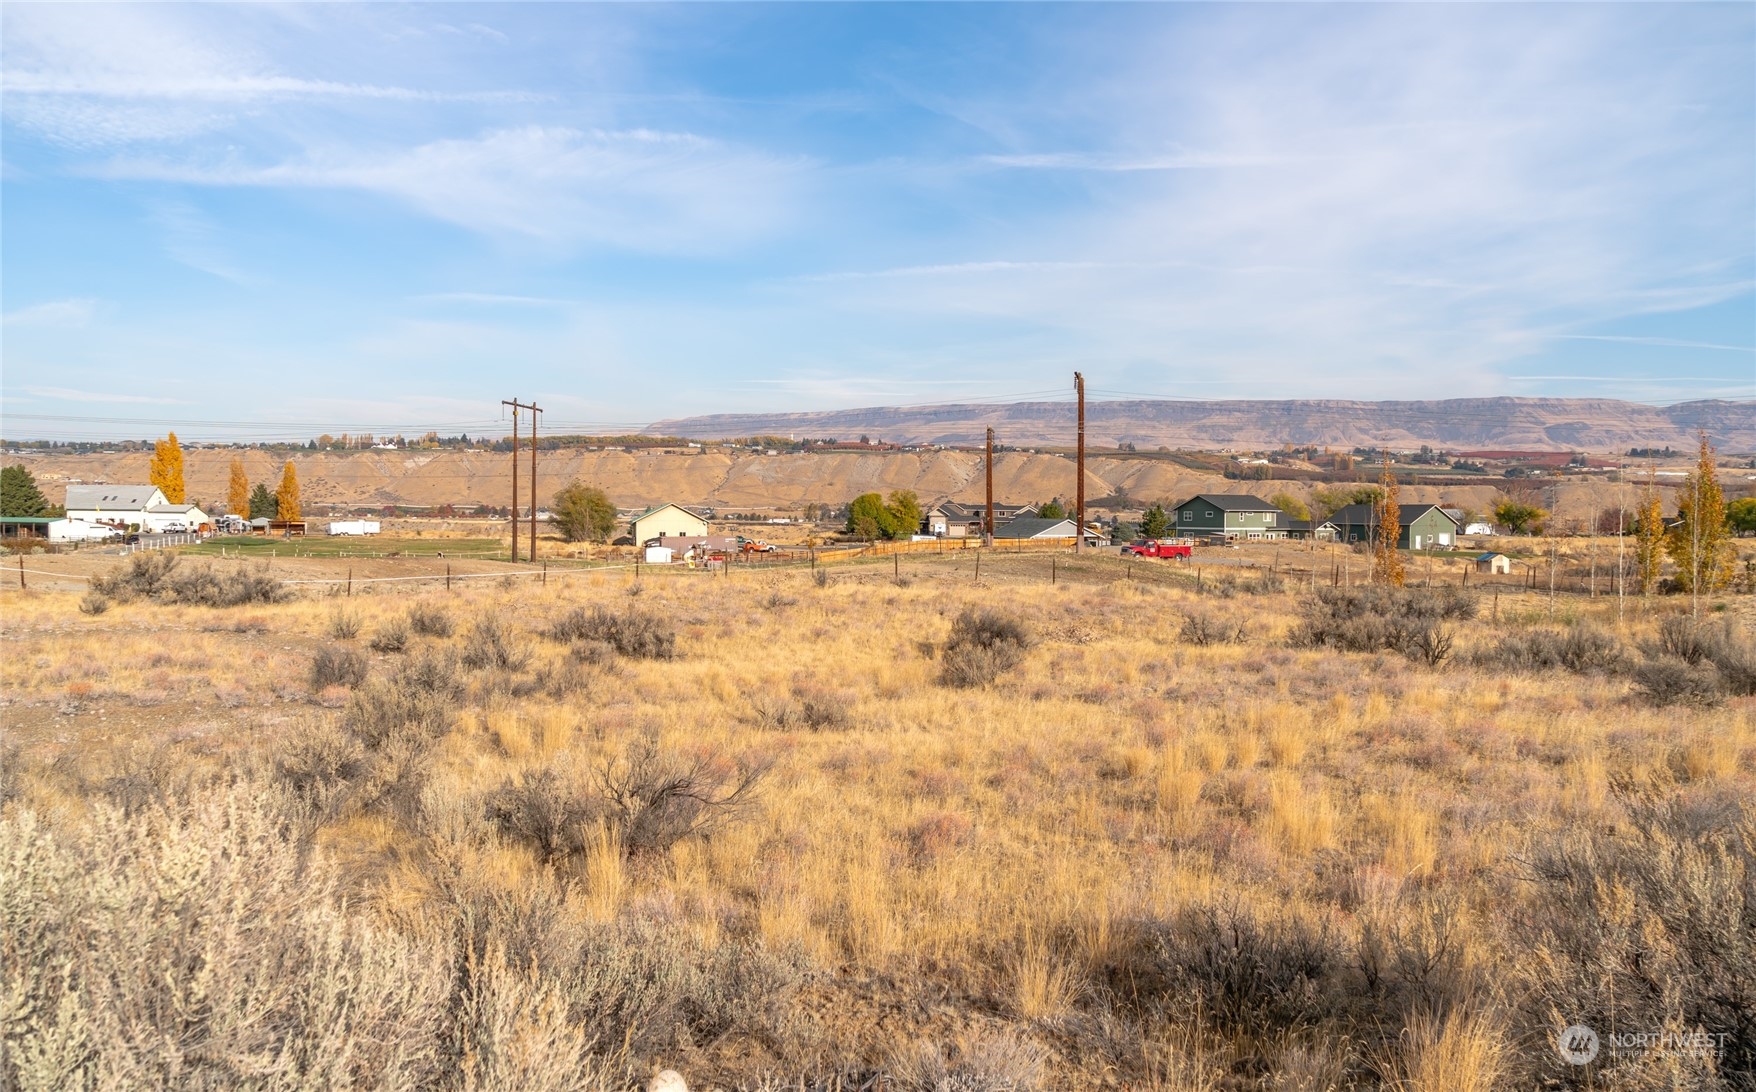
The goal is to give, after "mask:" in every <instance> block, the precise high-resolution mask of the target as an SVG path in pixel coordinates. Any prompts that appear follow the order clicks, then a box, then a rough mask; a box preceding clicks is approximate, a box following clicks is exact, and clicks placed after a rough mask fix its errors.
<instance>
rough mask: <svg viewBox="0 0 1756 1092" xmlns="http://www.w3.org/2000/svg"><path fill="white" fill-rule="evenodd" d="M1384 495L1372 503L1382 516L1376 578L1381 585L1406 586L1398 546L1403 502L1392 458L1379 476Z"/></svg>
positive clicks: (1374, 558) (1374, 555) (1374, 570)
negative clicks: (1403, 583) (1392, 467)
mask: <svg viewBox="0 0 1756 1092" xmlns="http://www.w3.org/2000/svg"><path fill="white" fill-rule="evenodd" d="M1378 482H1379V486H1380V488H1381V489H1382V490H1383V498H1382V499H1381V500H1379V501H1378V502H1377V503H1376V504H1374V505H1373V506H1372V508H1373V514H1374V515H1375V516H1376V517H1377V519H1378V540H1377V542H1376V544H1375V545H1374V547H1373V551H1372V579H1374V580H1376V581H1378V582H1379V583H1381V584H1393V585H1395V586H1396V587H1399V588H1400V587H1402V582H1403V579H1404V578H1403V569H1402V553H1401V552H1400V551H1399V550H1398V549H1397V544H1398V541H1399V540H1400V539H1401V538H1402V505H1401V503H1399V500H1398V490H1397V485H1396V476H1395V475H1393V474H1392V473H1390V459H1389V457H1388V456H1387V457H1386V458H1385V460H1384V473H1383V475H1382V476H1381V477H1380V478H1379V479H1378Z"/></svg>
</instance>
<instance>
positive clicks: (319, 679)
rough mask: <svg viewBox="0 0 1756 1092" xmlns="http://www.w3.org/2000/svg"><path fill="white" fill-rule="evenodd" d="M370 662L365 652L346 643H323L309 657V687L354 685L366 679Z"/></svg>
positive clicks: (313, 688) (320, 688) (321, 687)
mask: <svg viewBox="0 0 1756 1092" xmlns="http://www.w3.org/2000/svg"><path fill="white" fill-rule="evenodd" d="M370 667H371V663H370V661H368V660H367V659H366V654H365V653H363V652H361V651H360V650H359V649H357V648H350V647H348V646H347V645H325V646H323V647H322V648H320V649H318V650H317V654H316V655H315V656H313V657H311V689H312V690H324V689H327V688H328V687H331V686H347V687H354V686H358V685H360V684H361V683H363V682H365V681H366V673H367V671H368V670H369V669H370Z"/></svg>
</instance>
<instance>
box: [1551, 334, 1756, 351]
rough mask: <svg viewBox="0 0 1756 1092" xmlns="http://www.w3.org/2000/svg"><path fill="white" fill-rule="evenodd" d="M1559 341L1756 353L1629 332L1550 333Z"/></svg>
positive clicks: (1737, 347)
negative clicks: (1603, 342) (1611, 342)
mask: <svg viewBox="0 0 1756 1092" xmlns="http://www.w3.org/2000/svg"><path fill="white" fill-rule="evenodd" d="M1549 336H1550V337H1552V338H1555V339H1556V340H1559V341H1621V342H1626V343H1628V344H1631V345H1662V346H1664V347H1665V348H1668V349H1718V350H1723V351H1725V352H1729V353H1756V346H1750V345H1721V344H1718V343H1717V342H1712V341H1687V340H1684V339H1682V338H1674V337H1636V336H1633V335H1628V334H1550V335H1549Z"/></svg>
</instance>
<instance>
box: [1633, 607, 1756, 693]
mask: <svg viewBox="0 0 1756 1092" xmlns="http://www.w3.org/2000/svg"><path fill="white" fill-rule="evenodd" d="M1648 652H1650V653H1652V654H1653V655H1654V656H1656V657H1658V658H1659V659H1660V660H1661V661H1662V660H1664V659H1667V658H1668V659H1672V660H1681V661H1682V662H1683V663H1685V664H1687V665H1689V666H1690V667H1691V668H1693V669H1695V670H1696V671H1697V672H1705V673H1708V674H1712V675H1713V676H1714V678H1715V689H1717V690H1720V691H1723V692H1724V693H1727V694H1737V695H1743V694H1756V645H1752V643H1751V642H1750V640H1749V638H1748V637H1747V636H1745V635H1744V634H1743V633H1742V632H1740V631H1739V630H1738V628H1737V627H1736V625H1735V624H1734V623H1733V621H1732V620H1731V619H1730V618H1725V619H1722V620H1721V621H1720V622H1718V623H1711V622H1705V621H1701V622H1698V621H1696V620H1695V619H1693V618H1689V617H1686V616H1683V615H1671V616H1670V617H1668V618H1665V619H1664V620H1663V621H1662V622H1660V623H1659V632H1658V640H1657V642H1656V643H1655V644H1653V645H1652V646H1650V647H1649V648H1648ZM1671 674H1673V675H1675V670H1674V669H1671Z"/></svg>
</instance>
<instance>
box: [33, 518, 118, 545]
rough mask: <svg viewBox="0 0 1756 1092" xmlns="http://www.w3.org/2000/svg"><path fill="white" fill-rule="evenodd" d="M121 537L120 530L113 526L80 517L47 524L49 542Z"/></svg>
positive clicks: (98, 540) (103, 539)
mask: <svg viewBox="0 0 1756 1092" xmlns="http://www.w3.org/2000/svg"><path fill="white" fill-rule="evenodd" d="M121 537H122V532H120V531H118V530H116V529H115V528H114V527H106V526H104V525H103V524H101V523H91V522H88V521H86V520H82V519H58V520H56V521H55V522H53V523H51V524H49V541H50V542H107V541H108V540H110V539H112V538H121Z"/></svg>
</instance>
